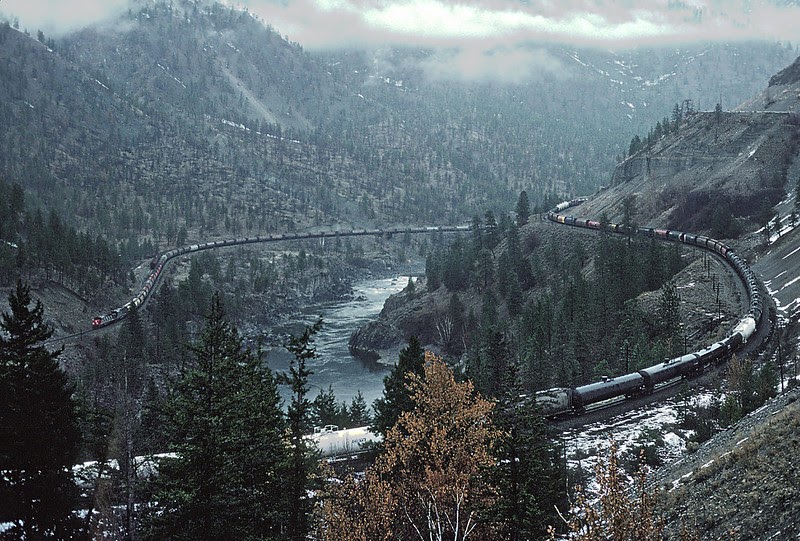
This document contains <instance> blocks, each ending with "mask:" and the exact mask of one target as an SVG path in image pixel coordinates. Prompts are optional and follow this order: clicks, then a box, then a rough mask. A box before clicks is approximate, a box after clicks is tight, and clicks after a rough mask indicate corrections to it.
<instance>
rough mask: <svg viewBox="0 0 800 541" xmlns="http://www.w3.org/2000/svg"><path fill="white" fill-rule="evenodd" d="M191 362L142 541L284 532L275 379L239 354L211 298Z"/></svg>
mask: <svg viewBox="0 0 800 541" xmlns="http://www.w3.org/2000/svg"><path fill="white" fill-rule="evenodd" d="M191 351H192V353H193V354H194V357H195V362H194V363H191V364H190V366H188V367H187V368H186V369H185V370H184V371H183V373H182V374H181V377H180V380H179V381H178V383H177V385H176V387H175V388H174V389H173V391H172V393H171V395H170V396H169V398H168V403H167V405H166V411H167V416H166V419H167V420H168V423H169V424H168V426H167V427H166V430H167V432H168V434H169V436H170V440H171V450H172V451H173V452H174V453H175V458H168V459H163V461H162V463H161V466H160V468H159V476H158V479H157V481H156V483H157V485H156V495H155V497H154V499H153V501H154V502H157V503H155V504H153V505H154V508H153V509H150V511H151V512H150V513H149V514H148V515H147V517H146V519H147V520H146V521H145V523H146V527H145V530H146V531H145V537H146V538H148V539H165V538H169V539H187V540H188V539H209V540H211V539H223V538H234V539H256V538H258V539H263V538H270V537H276V536H278V534H279V532H281V531H283V530H284V529H285V516H286V514H287V507H286V501H285V500H284V499H283V498H284V496H283V494H284V493H285V490H284V484H283V483H284V482H285V479H286V476H285V472H284V469H285V465H286V463H287V458H286V450H285V449H286V446H285V443H284V440H283V431H284V422H283V416H282V412H281V410H280V396H279V394H278V390H277V384H276V381H275V378H274V377H273V375H272V373H271V372H270V371H269V369H268V368H265V367H264V365H263V363H262V362H261V360H260V359H259V358H257V357H256V356H255V355H253V354H252V353H251V352H250V350H248V349H244V348H243V346H242V339H241V337H240V336H239V334H238V331H237V330H236V328H234V327H231V326H230V325H229V323H228V322H227V321H225V314H224V311H223V308H222V303H221V301H220V298H219V295H218V294H216V293H215V294H214V295H213V297H212V301H211V310H210V312H209V314H208V316H207V317H206V324H205V327H204V329H203V332H202V334H201V337H200V342H199V343H198V344H196V345H195V346H192V348H191Z"/></svg>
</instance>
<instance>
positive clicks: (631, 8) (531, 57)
mask: <svg viewBox="0 0 800 541" xmlns="http://www.w3.org/2000/svg"><path fill="white" fill-rule="evenodd" d="M244 4H245V5H247V7H248V9H250V10H251V11H252V12H254V13H256V14H257V15H259V16H260V17H261V18H263V19H264V20H265V21H266V22H268V23H269V24H271V25H272V26H273V27H274V28H276V29H277V30H278V31H280V32H281V33H283V34H285V35H287V36H288V38H289V39H290V40H292V41H295V42H298V43H300V44H301V45H303V46H304V47H305V48H307V49H311V50H320V49H323V50H324V49H336V48H350V47H376V46H377V47H380V46H398V47H425V48H428V49H430V50H432V51H433V54H432V56H431V57H429V58H428V59H427V60H425V61H423V62H422V65H421V67H422V68H423V69H424V71H425V73H426V74H428V76H429V77H433V78H451V79H452V78H458V79H481V78H486V79H495V78H501V79H505V80H509V79H510V80H513V81H518V80H524V79H529V78H533V77H537V76H540V75H542V74H548V75H552V74H553V73H558V72H559V68H560V66H558V64H557V61H556V60H555V59H554V58H552V57H551V56H550V55H548V54H547V53H546V52H544V51H543V50H542V49H541V48H537V46H536V44H538V45H539V47H541V44H543V43H564V44H571V45H575V46H589V47H592V46H594V47H603V48H610V49H617V50H620V49H625V48H629V47H634V46H656V45H678V44H684V43H690V42H697V41H706V42H707V41H739V40H769V41H774V40H782V41H792V42H797V41H800V25H798V24H797V23H796V22H797V21H800V7H798V6H778V5H775V4H774V3H772V2H770V1H768V0H761V1H759V0H750V1H747V2H744V1H743V2H727V1H719V0H683V1H681V0H650V1H642V0H628V1H607V0H528V1H524V2H517V1H506V0H469V1H465V0H286V1H283V2H281V1H276V2H273V1H270V0H245V1H244Z"/></svg>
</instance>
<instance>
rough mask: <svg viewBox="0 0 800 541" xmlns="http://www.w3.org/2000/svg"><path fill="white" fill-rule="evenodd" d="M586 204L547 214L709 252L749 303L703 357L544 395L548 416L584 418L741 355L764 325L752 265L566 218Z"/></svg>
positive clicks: (701, 244)
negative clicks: (596, 408) (600, 406)
mask: <svg viewBox="0 0 800 541" xmlns="http://www.w3.org/2000/svg"><path fill="white" fill-rule="evenodd" d="M585 201H586V199H585V198H584V199H573V200H571V201H565V202H563V203H560V204H559V205H557V206H556V207H555V208H553V209H552V210H551V211H549V212H548V213H547V219H548V220H550V221H551V222H555V223H559V224H564V225H570V226H573V227H583V228H586V229H594V230H605V231H611V232H614V233H619V234H622V235H635V236H637V237H644V238H655V239H659V240H664V241H670V242H680V243H683V244H688V245H691V246H696V247H698V248H702V249H704V250H710V251H712V252H714V253H716V254H718V255H719V256H720V257H722V258H723V259H724V260H725V261H726V262H727V263H728V264H729V265H730V266H731V267H732V268H733V269H734V270H735V271H736V274H737V275H738V276H739V278H740V279H741V280H742V283H743V284H744V286H745V288H746V290H747V298H748V303H749V309H748V311H747V313H746V314H745V315H744V316H742V318H741V319H740V320H739V321H738V322H737V324H736V325H735V326H734V327H733V329H732V330H731V332H730V333H729V334H728V336H726V337H725V338H724V339H722V340H720V341H719V342H716V343H714V344H711V345H709V346H707V347H705V348H703V349H701V350H699V351H695V352H693V353H689V354H687V355H682V356H680V357H676V358H674V359H669V360H667V361H665V362H661V363H658V364H655V365H653V366H650V367H647V368H643V369H642V370H638V371H636V372H632V373H630V374H624V375H622V376H617V377H614V378H603V380H602V381H599V382H596V383H590V384H588V385H582V386H580V387H575V388H565V387H559V388H554V389H547V390H544V391H539V392H537V393H536V395H535V400H536V402H537V403H538V404H539V406H540V407H541V409H542V412H543V413H544V414H545V415H547V416H555V415H559V414H563V413H580V412H582V411H584V410H585V408H586V406H588V405H591V404H596V403H598V402H602V401H604V400H608V399H610V398H617V397H623V396H624V397H631V396H636V395H640V394H645V393H651V392H652V391H653V389H654V387H655V386H656V385H658V384H660V383H664V382H667V381H670V380H673V379H676V378H685V377H688V376H690V375H693V374H697V373H699V372H701V371H702V370H703V369H705V368H706V367H707V366H708V365H709V364H711V363H712V362H715V361H719V360H722V359H725V358H727V357H728V356H729V355H731V354H733V353H735V352H737V351H739V350H740V349H741V348H742V346H744V344H746V343H747V341H748V340H749V339H750V338H751V337H752V336H753V335H754V334H755V332H756V330H757V327H758V325H759V324H760V322H761V317H762V313H763V311H764V304H763V301H762V298H761V292H760V290H759V286H758V279H757V278H756V275H755V273H754V272H753V271H752V270H751V269H750V267H749V265H748V264H747V262H746V261H745V260H744V258H742V257H741V256H739V255H738V254H737V253H736V252H734V251H733V250H732V249H731V248H730V247H729V246H727V245H725V244H723V243H722V242H720V241H718V240H716V239H712V238H710V237H705V236H702V235H693V234H690V233H684V232H681V231H673V230H668V229H655V228H651V227H629V226H626V225H624V224H614V223H601V222H598V221H595V220H588V219H584V218H576V217H574V216H567V215H564V214H562V212H563V211H565V210H566V209H568V208H570V207H574V206H576V205H579V204H581V203H583V202H585Z"/></svg>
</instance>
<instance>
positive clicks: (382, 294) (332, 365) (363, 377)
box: [266, 276, 408, 407]
mask: <svg viewBox="0 0 800 541" xmlns="http://www.w3.org/2000/svg"><path fill="white" fill-rule="evenodd" d="M407 284H408V276H396V277H393V278H374V279H368V280H363V281H360V282H356V283H355V284H354V285H353V296H352V297H351V298H349V299H344V300H339V301H333V302H327V303H322V304H317V305H311V306H308V307H306V308H305V309H303V311H302V312H301V313H299V314H297V315H296V316H295V317H293V318H292V319H291V320H290V321H289V322H288V323H287V325H286V326H284V327H283V328H282V329H279V330H283V331H286V332H291V333H292V334H294V335H299V334H300V333H302V332H303V329H304V328H305V326H307V325H311V324H313V323H314V322H315V321H316V320H317V318H319V317H321V318H322V320H323V324H322V330H320V332H319V333H317V335H316V337H315V341H314V346H315V347H316V349H317V355H318V358H317V359H313V360H311V361H310V362H309V363H308V367H309V368H310V369H311V370H312V371H313V372H314V373H313V374H312V375H311V377H310V378H309V383H310V384H311V392H310V393H309V398H310V399H311V400H313V399H314V398H315V397H316V396H317V394H319V392H320V389H325V390H327V389H328V386H329V385H330V386H333V391H334V393H335V394H336V398H337V400H338V401H339V402H340V403H341V402H342V401H344V402H346V403H347V405H348V406H349V405H350V402H351V401H352V399H353V397H354V396H356V394H357V393H358V391H359V390H360V391H361V393H362V394H363V395H364V398H365V399H366V401H367V404H368V405H369V406H370V407H371V406H372V403H373V401H374V400H375V399H376V398H379V397H380V396H381V395H382V394H383V378H384V376H386V375H387V374H388V373H389V371H390V369H391V367H392V366H393V365H394V364H395V363H396V362H397V357H396V354H392V355H391V358H388V356H387V358H382V359H380V360H377V361H369V360H363V359H360V358H356V357H353V356H352V355H351V354H350V350H349V349H348V341H349V339H350V334H351V333H352V332H353V331H355V330H356V329H358V328H359V327H361V326H362V325H364V324H366V323H367V322H369V321H372V320H374V319H376V318H377V317H378V314H379V313H380V311H381V308H383V303H384V302H385V301H386V299H387V298H389V296H390V295H393V294H395V293H398V292H400V291H402V290H403V288H405V286H406V285H407ZM290 358H291V356H290V355H289V353H288V352H287V351H286V350H285V349H283V348H274V349H270V350H267V352H266V361H267V363H268V364H269V367H270V368H272V369H273V370H274V371H276V372H281V371H286V370H288V367H289V360H290ZM281 395H282V396H283V398H284V400H285V401H286V402H287V403H288V400H289V396H290V391H289V389H288V388H287V387H285V386H284V387H283V388H282V389H281Z"/></svg>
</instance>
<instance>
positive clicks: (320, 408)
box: [311, 385, 338, 426]
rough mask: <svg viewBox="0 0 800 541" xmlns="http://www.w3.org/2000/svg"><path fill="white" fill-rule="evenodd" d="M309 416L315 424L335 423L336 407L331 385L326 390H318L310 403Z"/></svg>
mask: <svg viewBox="0 0 800 541" xmlns="http://www.w3.org/2000/svg"><path fill="white" fill-rule="evenodd" d="M311 416H312V418H313V419H314V423H315V425H316V426H325V425H335V424H338V423H337V417H338V408H337V404H336V395H335V394H334V392H333V385H329V386H328V390H327V391H325V390H323V389H320V390H319V394H318V395H317V397H316V398H315V399H314V402H313V403H312V404H311Z"/></svg>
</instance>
